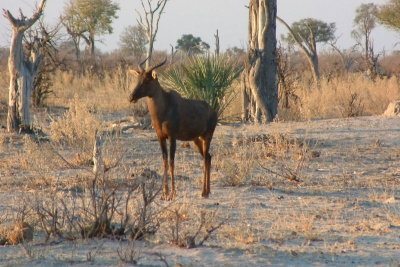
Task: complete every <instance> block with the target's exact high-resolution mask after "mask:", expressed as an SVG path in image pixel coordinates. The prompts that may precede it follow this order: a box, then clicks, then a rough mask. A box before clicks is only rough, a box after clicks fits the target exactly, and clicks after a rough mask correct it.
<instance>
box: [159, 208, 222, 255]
mask: <svg viewBox="0 0 400 267" xmlns="http://www.w3.org/2000/svg"><path fill="white" fill-rule="evenodd" d="M164 220H165V223H166V224H167V227H168V230H169V231H167V238H168V241H169V243H171V244H174V245H177V246H179V247H185V248H195V247H198V246H201V245H203V243H204V242H205V241H207V240H208V239H209V237H210V236H211V235H212V234H213V233H214V232H215V231H216V230H218V229H219V228H220V227H221V226H222V225H224V224H225V222H226V221H227V219H221V218H219V219H218V217H217V211H216V210H213V211H206V210H193V209H191V210H190V212H189V210H188V206H187V205H179V206H177V207H174V208H172V209H168V210H167V211H166V212H165V213H164Z"/></svg>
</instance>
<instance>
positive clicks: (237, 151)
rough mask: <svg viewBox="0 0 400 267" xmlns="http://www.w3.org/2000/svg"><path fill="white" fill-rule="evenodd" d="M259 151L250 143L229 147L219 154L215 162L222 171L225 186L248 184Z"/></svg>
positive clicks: (221, 181) (221, 179)
mask: <svg viewBox="0 0 400 267" xmlns="http://www.w3.org/2000/svg"><path fill="white" fill-rule="evenodd" d="M258 151H259V149H258V147H257V146H255V145H254V144H250V145H245V146H236V147H232V148H228V149H226V150H225V151H224V152H220V153H219V154H217V155H216V160H215V162H216V163H215V164H216V167H217V168H218V169H219V171H220V179H219V181H220V183H221V184H222V185H223V186H240V185H244V184H246V182H248V181H249V180H250V178H251V171H252V169H253V167H254V164H255V158H257V152H258ZM220 157H223V158H220Z"/></svg>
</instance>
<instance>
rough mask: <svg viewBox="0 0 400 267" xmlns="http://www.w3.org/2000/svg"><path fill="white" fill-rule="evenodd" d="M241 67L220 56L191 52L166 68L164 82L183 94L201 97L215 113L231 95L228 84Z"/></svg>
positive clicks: (225, 104)
mask: <svg viewBox="0 0 400 267" xmlns="http://www.w3.org/2000/svg"><path fill="white" fill-rule="evenodd" d="M241 71H242V67H241V66H239V65H238V64H236V63H235V62H234V61H233V60H231V59H229V58H227V57H221V56H195V57H190V58H189V59H188V60H187V61H185V62H184V63H182V64H181V65H179V66H176V67H174V68H172V69H170V70H168V71H167V72H166V74H165V78H166V83H167V85H168V86H169V87H171V88H173V89H176V90H177V91H178V92H179V93H181V94H182V95H183V96H184V97H187V98H191V99H198V100H204V101H206V102H207V103H208V104H210V106H211V107H213V108H214V110H215V111H216V112H217V114H218V117H220V115H221V113H222V112H223V111H224V109H225V108H226V106H227V105H228V104H229V103H230V102H231V100H232V99H233V94H232V91H231V90H230V86H231V85H232V83H233V82H234V81H235V80H236V79H237V78H238V77H239V75H240V73H241Z"/></svg>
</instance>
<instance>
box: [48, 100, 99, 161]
mask: <svg viewBox="0 0 400 267" xmlns="http://www.w3.org/2000/svg"><path fill="white" fill-rule="evenodd" d="M101 126H102V123H101V122H100V119H99V118H98V114H97V111H96V108H95V107H94V106H92V105H88V103H87V102H85V101H82V99H79V98H78V97H77V96H75V97H74V98H73V99H72V100H71V102H70V104H69V109H68V111H67V112H65V114H64V115H63V116H61V117H60V118H56V119H54V120H53V121H52V122H51V124H50V138H51V140H52V141H53V142H55V143H58V144H60V145H66V146H69V147H72V148H75V149H77V150H78V151H81V153H80V154H79V157H89V158H90V156H91V151H92V149H93V141H94V139H93V137H94V136H95V133H96V131H97V130H99V129H100V128H101Z"/></svg>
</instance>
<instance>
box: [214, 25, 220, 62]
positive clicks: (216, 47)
mask: <svg viewBox="0 0 400 267" xmlns="http://www.w3.org/2000/svg"><path fill="white" fill-rule="evenodd" d="M214 38H215V55H216V56H219V34H218V30H217V33H216V34H214Z"/></svg>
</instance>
